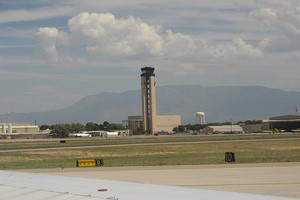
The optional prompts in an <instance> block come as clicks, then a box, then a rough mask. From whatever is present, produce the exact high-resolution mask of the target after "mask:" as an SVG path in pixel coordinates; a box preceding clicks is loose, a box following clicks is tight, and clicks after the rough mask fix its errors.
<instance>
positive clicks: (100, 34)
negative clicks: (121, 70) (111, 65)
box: [37, 12, 262, 63]
mask: <svg viewBox="0 0 300 200" xmlns="http://www.w3.org/2000/svg"><path fill="white" fill-rule="evenodd" d="M68 27H69V30H68V31H67V32H62V31H61V32H59V31H58V29H56V28H41V29H39V32H38V34H37V35H38V37H39V42H40V43H39V45H40V47H41V49H42V52H44V54H45V55H48V58H51V60H52V61H59V62H69V63H74V62H77V61H78V60H87V59H88V60H89V61H90V62H91V61H96V60H97V59H98V60H99V59H102V58H105V59H106V60H109V59H112V60H114V59H115V58H116V57H119V58H126V59H135V60H138V59H143V58H148V59H149V58H151V57H152V58H154V57H168V58H169V59H175V60H177V61H178V63H180V62H181V63H185V62H189V63H193V62H196V63H197V62H199V61H203V59H208V60H214V59H221V60H222V59H230V58H238V57H261V56H262V52H261V51H260V50H259V49H258V48H256V47H254V46H253V45H251V44H248V43H247V42H246V41H245V40H243V39H241V38H235V39H233V40H232V42H226V43H220V44H219V43H217V42H215V41H213V42H207V41H206V40H205V39H199V38H195V37H193V36H190V35H186V34H182V33H174V32H173V31H172V30H169V29H164V28H163V27H162V26H159V25H155V26H154V25H150V24H148V23H146V22H144V21H142V20H141V19H139V18H135V17H132V16H130V17H127V18H116V17H115V16H114V15H113V14H112V13H88V12H83V13H80V14H78V15H77V16H74V17H72V18H71V19H70V20H69V21H68ZM58 43H60V44H59V45H60V48H59V49H58V48H57V47H56V45H58ZM58 55H59V56H58ZM75 58H76V59H75Z"/></svg>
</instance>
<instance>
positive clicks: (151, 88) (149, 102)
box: [141, 67, 156, 134]
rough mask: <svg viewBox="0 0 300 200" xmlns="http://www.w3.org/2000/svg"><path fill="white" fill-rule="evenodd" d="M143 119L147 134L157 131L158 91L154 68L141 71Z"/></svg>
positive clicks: (145, 68)
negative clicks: (156, 89)
mask: <svg viewBox="0 0 300 200" xmlns="http://www.w3.org/2000/svg"><path fill="white" fill-rule="evenodd" d="M141 70H142V74H141V92H142V117H143V129H144V131H145V132H146V133H147V134H154V133H155V131H156V91H155V74H154V73H153V72H154V68H152V67H144V68H142V69H141Z"/></svg>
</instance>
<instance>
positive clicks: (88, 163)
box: [76, 159, 103, 167]
mask: <svg viewBox="0 0 300 200" xmlns="http://www.w3.org/2000/svg"><path fill="white" fill-rule="evenodd" d="M76 166H77V167H98V166H103V159H91V160H77V162H76Z"/></svg>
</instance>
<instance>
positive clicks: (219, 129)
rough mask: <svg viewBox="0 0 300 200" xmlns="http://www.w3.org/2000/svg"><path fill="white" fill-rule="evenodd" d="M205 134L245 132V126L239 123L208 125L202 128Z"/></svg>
mask: <svg viewBox="0 0 300 200" xmlns="http://www.w3.org/2000/svg"><path fill="white" fill-rule="evenodd" d="M202 132H203V133H205V134H212V133H213V134H218V133H244V131H243V128H242V127H241V126H239V125H223V126H207V127H205V128H204V129H202Z"/></svg>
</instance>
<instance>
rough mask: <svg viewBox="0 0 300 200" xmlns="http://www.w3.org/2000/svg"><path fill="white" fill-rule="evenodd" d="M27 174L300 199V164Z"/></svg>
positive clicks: (128, 168)
mask: <svg viewBox="0 0 300 200" xmlns="http://www.w3.org/2000/svg"><path fill="white" fill-rule="evenodd" d="M22 171H25V170H22ZM26 171H31V172H37V173H49V174H56V175H63V176H76V177H86V178H93V179H108V180H124V181H133V182H139V183H151V184H163V185H177V186H183V187H195V188H203V189H212V190H225V191H235V192H245V193H255V194H265V195H275V196H287V197H297V198H299V199H300V163H269V164H220V165H197V166H158V167H100V168H73V169H43V170H26Z"/></svg>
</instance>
